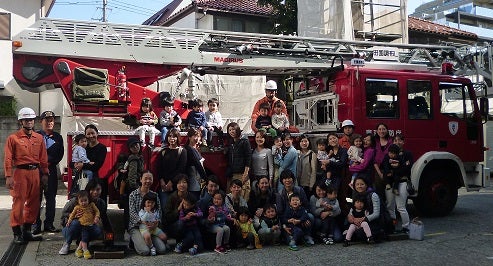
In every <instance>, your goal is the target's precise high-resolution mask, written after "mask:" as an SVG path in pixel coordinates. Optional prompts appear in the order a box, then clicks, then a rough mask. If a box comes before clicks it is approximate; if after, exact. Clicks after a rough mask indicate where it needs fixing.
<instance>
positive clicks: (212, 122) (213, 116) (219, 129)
mask: <svg viewBox="0 0 493 266" xmlns="http://www.w3.org/2000/svg"><path fill="white" fill-rule="evenodd" d="M207 106H208V107H209V110H207V112H205V118H206V121H207V126H208V128H207V130H208V131H209V132H208V134H207V145H209V146H211V145H212V132H216V134H217V141H218V143H219V148H222V147H223V146H224V140H223V126H224V122H223V118H222V116H221V113H220V112H219V110H218V107H219V100H218V99H216V98H211V99H210V100H209V101H208V102H207Z"/></svg>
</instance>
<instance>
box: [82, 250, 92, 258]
mask: <svg viewBox="0 0 493 266" xmlns="http://www.w3.org/2000/svg"><path fill="white" fill-rule="evenodd" d="M90 258H92V255H91V252H90V251H89V250H86V251H84V259H86V260H88V259H90Z"/></svg>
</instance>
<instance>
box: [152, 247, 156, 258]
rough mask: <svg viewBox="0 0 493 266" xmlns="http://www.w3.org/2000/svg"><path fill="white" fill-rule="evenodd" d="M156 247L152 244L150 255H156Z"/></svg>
mask: <svg viewBox="0 0 493 266" xmlns="http://www.w3.org/2000/svg"><path fill="white" fill-rule="evenodd" d="M156 254H157V253H156V248H155V247H154V246H153V247H151V256H156Z"/></svg>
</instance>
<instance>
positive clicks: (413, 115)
mask: <svg viewBox="0 0 493 266" xmlns="http://www.w3.org/2000/svg"><path fill="white" fill-rule="evenodd" d="M402 83H403V84H405V85H406V88H404V89H403V90H402V91H403V96H402V98H403V104H402V105H403V106H402V107H403V108H402V114H403V115H402V118H403V120H404V121H405V127H404V131H403V134H404V136H405V137H406V146H407V148H408V149H410V148H411V147H412V149H413V153H414V156H415V159H416V158H418V156H420V155H421V154H424V153H425V152H427V151H430V150H438V142H437V137H438V132H437V130H436V129H435V126H436V119H435V117H433V108H434V106H433V105H432V102H433V101H432V82H431V81H430V80H411V79H409V80H406V81H403V82H402Z"/></svg>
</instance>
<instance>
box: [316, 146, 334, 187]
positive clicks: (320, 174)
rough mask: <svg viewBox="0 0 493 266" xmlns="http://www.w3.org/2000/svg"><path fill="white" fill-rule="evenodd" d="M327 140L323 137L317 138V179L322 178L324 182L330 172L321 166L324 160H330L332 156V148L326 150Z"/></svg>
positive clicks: (328, 177) (328, 178) (329, 175)
mask: <svg viewBox="0 0 493 266" xmlns="http://www.w3.org/2000/svg"><path fill="white" fill-rule="evenodd" d="M327 150H328V147H327V142H326V140H325V139H318V140H317V160H318V164H317V181H320V180H323V181H324V182H325V181H327V180H330V177H331V173H330V171H324V169H323V168H322V166H323V165H324V161H327V160H330V158H331V156H332V154H333V153H332V150H330V151H328V152H327ZM327 186H328V184H327Z"/></svg>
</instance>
